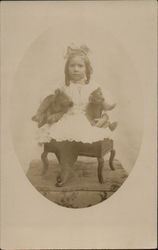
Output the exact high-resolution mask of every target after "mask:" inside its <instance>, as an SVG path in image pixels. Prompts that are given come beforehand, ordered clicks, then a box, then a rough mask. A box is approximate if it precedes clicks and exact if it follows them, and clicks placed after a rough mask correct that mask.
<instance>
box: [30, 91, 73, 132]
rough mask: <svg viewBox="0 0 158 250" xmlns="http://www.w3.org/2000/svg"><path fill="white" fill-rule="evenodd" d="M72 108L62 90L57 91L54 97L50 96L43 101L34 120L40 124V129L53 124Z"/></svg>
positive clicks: (71, 103)
mask: <svg viewBox="0 0 158 250" xmlns="http://www.w3.org/2000/svg"><path fill="white" fill-rule="evenodd" d="M72 106H73V102H72V101H71V100H70V98H69V97H68V96H67V95H66V94H65V93H64V92H63V91H62V90H60V89H56V90H55V93H54V95H49V96H47V97H46V98H45V99H44V100H43V101H42V103H41V104H40V106H39V108H38V110H37V113H36V114H35V115H34V116H33V117H32V120H33V121H35V122H37V123H38V127H39V128H40V127H42V126H43V125H44V124H46V123H47V124H53V123H55V122H57V121H58V120H60V118H61V117H62V116H63V115H64V113H66V112H67V111H68V109H69V108H70V107H72Z"/></svg>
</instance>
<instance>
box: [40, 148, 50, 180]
mask: <svg viewBox="0 0 158 250" xmlns="http://www.w3.org/2000/svg"><path fill="white" fill-rule="evenodd" d="M47 155H48V152H47V151H46V150H44V152H43V153H42V154H41V160H42V163H43V170H42V175H44V174H46V172H47V170H48V165H49V161H48V158H47Z"/></svg>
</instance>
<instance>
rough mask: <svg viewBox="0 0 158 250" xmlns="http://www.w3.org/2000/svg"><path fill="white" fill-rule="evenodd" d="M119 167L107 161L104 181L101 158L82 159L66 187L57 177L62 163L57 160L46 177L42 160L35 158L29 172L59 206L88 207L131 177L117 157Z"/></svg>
mask: <svg viewBox="0 0 158 250" xmlns="http://www.w3.org/2000/svg"><path fill="white" fill-rule="evenodd" d="M114 167H115V170H114V171H112V170H111V169H110V168H109V162H108V161H105V164H104V169H103V177H104V183H103V184H100V183H99V181H98V177H97V160H96V162H95V161H94V159H93V160H92V161H88V162H85V161H84V160H83V161H82V160H78V161H77V162H76V164H75V166H74V172H73V175H72V176H71V177H70V179H69V180H68V182H67V183H66V184H65V185H64V186H63V187H56V186H55V184H56V178H57V175H58V174H59V172H60V166H59V164H58V162H57V161H56V160H50V161H49V168H48V171H47V173H46V174H45V175H44V176H42V174H41V173H42V162H41V160H33V161H31V162H30V166H29V169H28V172H27V177H28V179H29V180H30V182H31V183H32V185H33V186H34V187H35V188H36V189H37V190H38V191H39V192H40V193H41V194H42V195H43V196H45V197H46V198H47V199H49V200H50V201H53V202H55V203H56V204H58V205H61V206H64V207H69V208H84V207H90V206H93V205H95V204H98V203H100V202H102V201H104V200H106V199H107V198H109V197H110V196H111V195H112V194H113V193H114V192H116V191H117V190H118V188H119V187H120V186H121V185H122V184H123V182H124V181H125V180H126V178H127V177H128V174H127V172H126V171H125V169H124V168H123V166H122V165H121V163H120V162H119V161H118V160H116V159H115V160H114Z"/></svg>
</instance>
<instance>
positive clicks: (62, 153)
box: [56, 141, 78, 186]
mask: <svg viewBox="0 0 158 250" xmlns="http://www.w3.org/2000/svg"><path fill="white" fill-rule="evenodd" d="M58 154H59V158H60V165H61V174H60V177H58V178H57V184H56V185H57V186H63V185H64V184H65V183H66V182H67V180H68V178H69V176H70V174H71V173H72V171H73V165H74V163H75V161H76V160H77V156H78V147H77V143H76V142H69V141H66V142H60V143H59V146H58Z"/></svg>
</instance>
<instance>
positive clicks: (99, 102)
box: [86, 88, 117, 131]
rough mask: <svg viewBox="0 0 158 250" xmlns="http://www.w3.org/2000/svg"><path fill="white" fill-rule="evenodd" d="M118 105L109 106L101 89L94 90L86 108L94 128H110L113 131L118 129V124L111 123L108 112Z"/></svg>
mask: <svg viewBox="0 0 158 250" xmlns="http://www.w3.org/2000/svg"><path fill="white" fill-rule="evenodd" d="M115 106H116V104H108V103H107V102H106V101H105V99H104V97H103V94H102V91H101V89H100V88H97V89H96V90H94V91H93V92H92V93H91V94H90V96H89V102H88V105H87V107H86V116H87V118H88V120H89V121H90V123H91V125H92V126H96V127H104V128H106V127H108V128H109V129H110V130H111V131H113V130H114V129H115V128H116V127H117V122H110V120H109V116H108V114H107V111H110V110H112V109H114V108H115Z"/></svg>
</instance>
